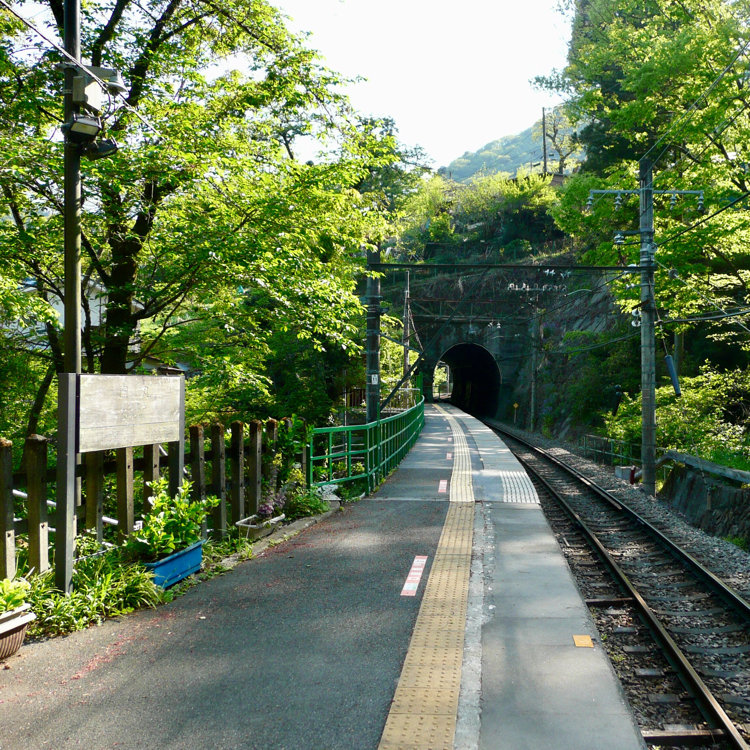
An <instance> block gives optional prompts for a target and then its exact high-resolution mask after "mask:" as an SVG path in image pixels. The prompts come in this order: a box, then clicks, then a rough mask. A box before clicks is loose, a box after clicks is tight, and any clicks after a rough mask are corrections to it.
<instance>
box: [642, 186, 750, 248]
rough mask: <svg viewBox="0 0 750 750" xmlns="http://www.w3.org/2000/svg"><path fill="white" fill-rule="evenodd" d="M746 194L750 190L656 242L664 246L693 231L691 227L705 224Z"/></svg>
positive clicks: (739, 200) (742, 199) (747, 194)
mask: <svg viewBox="0 0 750 750" xmlns="http://www.w3.org/2000/svg"><path fill="white" fill-rule="evenodd" d="M748 196H750V192H747V193H743V194H742V195H740V196H738V197H737V198H734V199H733V200H731V201H730V202H729V203H727V204H726V205H725V206H722V207H721V208H719V209H717V210H716V211H714V212H713V213H712V214H709V215H708V216H704V217H703V218H702V219H700V220H699V221H696V222H695V223H694V224H691V225H690V226H689V227H685V229H681V230H680V231H679V232H675V234H673V235H670V236H669V237H667V239H665V240H662V241H661V242H657V243H656V244H657V245H658V246H659V247H664V245H666V244H668V243H670V242H672V241H673V240H676V239H677V238H678V237H682V235H683V234H687V233H688V232H691V231H693V229H696V228H697V227H699V226H700V225H701V224H705V223H706V222H707V221H710V220H711V219H713V218H714V216H718V215H719V214H720V213H723V212H724V211H726V210H727V209H729V208H732V206H736V205H737V204H738V203H740V202H742V201H744V200H745V199H746V198H747V197H748Z"/></svg>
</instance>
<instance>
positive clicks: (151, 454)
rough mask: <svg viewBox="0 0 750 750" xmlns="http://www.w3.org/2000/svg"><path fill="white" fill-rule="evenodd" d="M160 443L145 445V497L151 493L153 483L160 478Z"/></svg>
mask: <svg viewBox="0 0 750 750" xmlns="http://www.w3.org/2000/svg"><path fill="white" fill-rule="evenodd" d="M159 450H160V445H159V443H154V444H153V445H144V446H143V497H144V498H147V497H148V496H149V495H150V494H151V485H152V484H153V483H154V482H157V481H158V480H159V476H160V470H159V466H160V459H159Z"/></svg>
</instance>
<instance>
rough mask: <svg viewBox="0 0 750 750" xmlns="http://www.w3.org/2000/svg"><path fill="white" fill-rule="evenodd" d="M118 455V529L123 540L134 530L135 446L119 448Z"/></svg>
mask: <svg viewBox="0 0 750 750" xmlns="http://www.w3.org/2000/svg"><path fill="white" fill-rule="evenodd" d="M116 457H117V531H118V537H119V539H120V540H121V541H122V540H124V539H125V538H126V537H128V536H130V534H131V533H132V532H133V525H134V523H135V512H134V510H133V485H134V481H133V448H132V447H127V448H118V449H117V452H116Z"/></svg>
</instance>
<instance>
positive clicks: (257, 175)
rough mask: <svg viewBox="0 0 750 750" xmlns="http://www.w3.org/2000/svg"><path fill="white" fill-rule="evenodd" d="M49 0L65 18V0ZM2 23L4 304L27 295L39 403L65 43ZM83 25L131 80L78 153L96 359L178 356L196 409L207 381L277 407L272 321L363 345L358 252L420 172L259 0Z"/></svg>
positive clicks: (55, 14) (89, 17) (0, 289)
mask: <svg viewBox="0 0 750 750" xmlns="http://www.w3.org/2000/svg"><path fill="white" fill-rule="evenodd" d="M20 7H21V8H22V9H23V8H24V4H21V5H20ZM46 7H47V8H48V9H49V16H47V17H46V27H47V33H48V34H51V35H55V33H56V32H57V31H58V30H59V29H61V28H62V15H63V3H62V1H61V0H49V2H48V3H47V5H46ZM37 18H41V20H38V22H39V23H45V20H44V17H43V16H42V17H37ZM0 24H2V31H3V34H2V36H1V37H0V101H1V102H2V105H3V106H2V111H1V112H0V147H1V150H2V153H3V154H4V155H5V157H4V160H3V162H2V164H0V189H1V190H2V192H1V193H0V201H1V202H2V211H1V212H0V213H2V215H3V216H4V218H3V220H2V221H0V243H1V245H2V255H3V260H4V263H5V262H8V263H9V269H8V270H5V269H3V276H2V277H0V308H3V312H4V313H5V310H7V315H12V314H15V312H17V308H18V307H19V305H20V306H21V307H23V309H24V310H25V311H26V312H24V315H26V317H27V318H28V320H29V324H28V326H24V328H23V335H21V336H18V337H16V341H17V343H18V345H19V348H20V349H22V350H23V352H24V353H25V356H26V357H27V358H28V359H29V360H30V361H31V360H33V361H34V362H38V364H37V365H35V366H34V367H33V368H31V369H33V372H34V375H35V377H34V378H33V382H34V385H35V387H36V388H37V393H36V397H35V399H33V400H34V402H35V403H40V402H41V403H43V402H44V396H45V394H46V390H47V388H48V387H49V385H50V382H49V381H50V380H51V378H49V379H47V378H46V377H45V376H46V374H47V373H52V372H53V371H55V370H57V371H59V370H61V369H62V349H61V343H60V325H59V321H58V320H57V317H56V316H55V315H54V314H53V309H54V308H55V307H57V308H61V307H62V288H63V285H62V254H61V248H62V245H63V243H62V215H61V212H62V181H61V180H62V174H63V170H62V144H61V138H60V126H61V124H62V123H61V119H62V113H61V102H62V74H61V72H60V70H59V63H60V62H61V56H60V54H59V53H58V52H57V51H56V50H54V49H51V48H50V47H49V45H48V43H47V42H46V41H44V40H42V39H41V38H39V37H38V36H36V35H34V34H33V33H31V32H28V31H27V30H26V29H25V28H24V27H23V26H21V25H20V23H19V22H18V21H17V20H16V19H15V18H14V17H13V16H12V15H11V14H10V13H8V12H6V11H2V12H0ZM81 28H82V36H83V38H82V49H83V56H84V57H85V58H89V59H90V60H91V62H92V64H94V65H98V66H105V67H113V68H116V69H118V70H120V71H122V73H123V77H124V79H125V82H126V86H127V92H126V93H125V95H124V97H123V98H124V103H123V102H121V101H119V100H117V101H115V100H110V101H109V103H108V105H107V106H106V107H105V109H104V111H103V113H102V120H103V123H104V126H105V132H106V135H107V136H109V137H113V138H115V139H116V140H117V142H118V144H119V150H118V152H117V153H116V154H114V155H113V156H112V157H111V158H109V159H101V160H98V161H94V162H88V161H84V164H83V168H82V172H83V175H82V177H83V184H84V204H83V218H82V224H83V233H82V255H83V283H84V294H83V305H84V309H83V321H84V328H83V332H82V343H83V351H84V369H85V370H87V371H90V372H95V371H101V372H105V373H123V372H126V371H127V370H129V369H130V368H132V367H136V368H137V367H139V366H140V365H141V364H143V363H145V362H146V361H148V359H149V358H151V357H156V358H158V359H161V360H163V361H166V362H170V363H174V362H185V363H186V364H188V365H189V366H190V367H191V368H193V369H195V370H197V372H198V373H199V375H200V377H199V378H197V379H196V380H195V390H196V398H195V399H193V401H194V402H195V403H196V412H199V411H200V410H201V409H202V408H203V407H202V406H201V403H203V404H206V403H208V402H209V401H211V400H212V396H211V395H210V394H211V393H212V392H213V393H214V396H215V395H216V394H220V395H221V396H222V397H223V396H226V398H227V399H228V403H227V404H226V405H225V406H226V408H227V409H228V410H231V409H234V408H240V407H241V406H242V407H245V408H247V407H248V404H249V403H255V404H260V405H261V408H265V407H263V404H264V403H265V404H266V405H267V403H268V401H269V399H271V398H272V395H273V394H272V389H271V388H270V380H269V378H268V376H267V374H266V373H265V366H266V364H265V363H266V359H267V358H268V357H269V356H270V355H271V350H270V345H271V342H272V337H273V335H274V333H275V332H279V333H281V334H284V333H290V332H291V333H292V334H293V335H294V336H296V337H298V338H299V339H301V340H303V341H307V342H309V346H310V347H311V348H312V349H313V350H315V351H323V350H331V349H336V348H340V349H342V350H346V351H350V352H354V351H356V349H357V346H358V339H359V338H360V336H359V331H358V328H357V325H358V322H359V320H360V305H359V302H358V299H357V298H356V296H355V294H354V290H355V284H356V280H357V278H358V276H359V275H360V274H361V272H362V266H363V262H362V259H361V251H362V248H363V246H364V247H366V246H368V245H369V244H371V243H376V242H379V241H380V240H381V239H382V238H383V236H385V234H386V233H387V227H388V223H387V217H386V213H387V211H388V209H389V199H388V196H396V195H398V194H399V192H400V190H401V188H400V187H399V184H398V182H399V179H400V176H402V177H404V179H406V176H407V174H408V173H409V171H410V167H404V168H403V170H400V169H399V167H398V166H397V165H398V164H399V163H400V161H401V156H402V153H401V152H399V150H398V146H397V142H396V140H395V130H394V128H393V127H392V124H390V125H389V124H388V123H386V124H385V125H383V126H382V127H380V126H379V125H378V124H377V123H375V122H374V121H372V120H369V121H366V122H362V121H360V118H358V117H357V115H356V114H355V113H354V112H352V110H351V109H350V107H349V105H348V103H347V101H346V99H345V98H344V97H343V96H342V95H341V94H340V93H339V86H340V84H341V83H342V81H341V80H340V79H339V78H338V77H337V76H336V75H335V74H333V73H332V72H331V71H329V70H327V69H325V68H323V67H322V66H321V65H320V64H319V62H318V60H317V59H316V57H315V54H314V53H313V52H311V51H309V50H307V49H306V48H305V47H304V46H303V44H302V42H301V41H300V40H299V39H297V38H296V37H294V36H293V35H291V34H290V33H289V32H288V31H287V30H286V29H285V27H284V25H283V23H282V20H281V18H280V16H279V14H278V12H277V11H276V10H275V9H274V8H273V7H272V6H270V5H269V4H268V3H267V2H265V0H229V1H228V2H222V3H214V2H211V1H210V0H198V2H187V0H159V2H156V3H151V4H149V6H148V7H146V6H143V5H142V4H139V3H136V2H133V0H117V2H115V3H113V4H110V5H108V6H101V5H99V4H89V5H85V6H84V8H83V11H82V22H81ZM233 66H234V67H235V68H239V69H232V67H233ZM303 137H304V138H306V139H308V140H309V139H313V140H315V139H317V141H318V142H319V143H320V145H321V149H323V151H322V153H321V156H320V158H318V159H317V160H316V161H315V163H312V162H307V163H304V162H302V161H301V160H300V159H299V158H298V156H297V150H298V144H299V142H300V138H303ZM376 175H378V177H377V178H376ZM26 278H29V279H31V280H32V283H31V284H30V285H28V287H27V291H26V293H25V294H23V295H19V294H18V293H17V287H16V285H17V283H18V282H19V281H20V280H23V279H26ZM99 308H100V313H101V317H100V318H99ZM24 319H26V318H24ZM38 326H42V328H43V330H41V329H40V331H39V333H40V335H39V336H37V333H36V330H37V327H38ZM32 327H34V331H35V332H34V335H33V336H32V335H31V334H29V329H30V328H32ZM2 335H4V336H5V335H6V334H5V333H3V334H2ZM190 387H191V388H192V387H193V384H192V383H191V384H190ZM4 388H5V386H4ZM213 389H218V390H213ZM200 394H202V396H201V395H200ZM213 400H214V402H215V398H213ZM2 428H3V429H5V425H3V426H2Z"/></svg>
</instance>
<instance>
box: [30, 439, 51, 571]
mask: <svg viewBox="0 0 750 750" xmlns="http://www.w3.org/2000/svg"><path fill="white" fill-rule="evenodd" d="M26 493H27V495H28V499H27V501H26V507H27V512H28V520H29V569H30V570H33V571H34V572H35V573H44V571H45V570H47V569H48V568H49V523H48V521H47V438H45V437H42V436H41V435H29V437H27V438H26Z"/></svg>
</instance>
